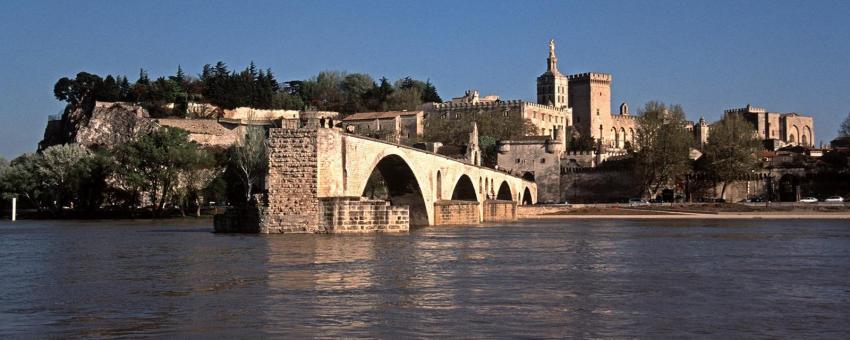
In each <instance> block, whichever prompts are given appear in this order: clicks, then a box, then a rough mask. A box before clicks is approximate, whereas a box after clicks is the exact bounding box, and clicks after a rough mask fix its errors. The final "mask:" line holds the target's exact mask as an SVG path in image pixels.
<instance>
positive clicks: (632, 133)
mask: <svg viewBox="0 0 850 340" xmlns="http://www.w3.org/2000/svg"><path fill="white" fill-rule="evenodd" d="M629 137H630V139H629V142H632V143H634V142H635V129H632V128H629Z"/></svg>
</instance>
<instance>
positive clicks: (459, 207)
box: [434, 201, 479, 225]
mask: <svg viewBox="0 0 850 340" xmlns="http://www.w3.org/2000/svg"><path fill="white" fill-rule="evenodd" d="M478 204H479V203H478V202H475V201H437V202H435V203H434V225H445V224H478V221H479V220H478V213H479V210H478Z"/></svg>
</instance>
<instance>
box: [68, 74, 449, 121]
mask: <svg viewBox="0 0 850 340" xmlns="http://www.w3.org/2000/svg"><path fill="white" fill-rule="evenodd" d="M53 93H54V95H55V97H56V98H57V99H59V100H62V101H66V102H68V104H69V106H70V107H73V108H77V107H82V108H92V107H93V106H94V102H95V101H106V102H115V101H124V102H132V103H139V104H142V105H143V106H145V107H146V108H147V109H148V110H149V111H150V112H151V114H152V115H154V116H186V114H187V108H188V104H189V103H190V102H191V103H209V104H212V105H215V106H218V107H220V108H223V109H233V108H236V107H252V108H258V109H292V110H300V109H305V108H310V109H316V110H323V111H337V112H341V113H343V114H350V113H354V112H364V111H387V110H415V109H418V107H419V106H420V105H421V104H422V103H425V102H442V99H441V98H440V96H439V94H437V89H436V87H435V86H434V84H432V83H431V82H430V80H426V81H421V80H417V79H414V78H411V77H404V78H402V79H399V80H397V81H395V82H392V83H391V82H390V81H389V80H388V79H387V78H385V77H382V78H381V79H380V80H379V82H376V81H375V80H374V79H373V78H372V76H370V75H368V74H365V73H350V74H349V73H346V72H342V71H324V72H320V73H319V74H318V75H316V76H315V77H311V78H309V79H306V80H294V81H288V82H279V81H278V80H277V78H276V77H275V74H274V73H273V72H272V70H271V69H268V68H267V69H260V68H258V67H257V66H256V65H255V64H254V63H253V62H251V64H250V65H249V66H248V67H246V68H245V69H243V70H241V71H232V70H230V69H229V68H228V66H227V65H226V64H225V63H224V62H221V61H219V62H217V63H215V64H206V65H204V67H203V69H202V70H201V72H200V74H198V75H197V76H193V75H190V74H187V73H185V72H184V71H183V68H182V67H180V66H178V67H177V71H176V73H175V74H174V75H171V76H161V77H158V78H156V79H153V80H152V79H151V78H149V76H148V73H147V72H146V71H145V70H144V69H142V70H140V71H139V76H138V78H137V79H136V81H135V82H132V83H131V82H130V80H129V79H128V78H127V76H122V75H111V74H110V75H107V76H106V77H101V76H99V75H96V74H92V73H88V72H80V73H78V74H77V75H76V76H75V77H74V78H68V77H63V78H61V79H59V80H58V81H57V82H56V84H55V85H54V88H53ZM171 103H173V104H174V106H173V107H172V108H168V107H166V105H167V104H171Z"/></svg>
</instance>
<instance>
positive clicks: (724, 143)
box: [705, 114, 761, 198]
mask: <svg viewBox="0 0 850 340" xmlns="http://www.w3.org/2000/svg"><path fill="white" fill-rule="evenodd" d="M760 147H761V142H760V140H759V137H758V134H757V133H756V130H755V127H754V126H753V125H752V124H750V123H749V122H747V121H746V120H744V119H743V118H741V116H740V115H734V114H733V115H726V116H725V117H723V119H721V120H720V121H719V122H717V123H716V124H714V125H713V126H712V128H711V133H710V134H709V135H708V143H706V145H705V157H706V160H707V163H706V164H707V168H708V169H707V170H708V171H709V173H710V174H712V175H713V177H714V178H716V179H717V180H719V181H721V182H722V183H723V189H722V190H721V191H720V197H721V198H726V186H727V185H728V184H729V183H731V182H734V181H735V180H738V179H741V178H745V177H746V176H747V175H749V174H750V173H751V172H752V171H753V170H755V169H756V168H757V167H758V159H757V157H756V152H758V150H759V149H760Z"/></svg>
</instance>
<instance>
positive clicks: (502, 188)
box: [496, 181, 514, 201]
mask: <svg viewBox="0 0 850 340" xmlns="http://www.w3.org/2000/svg"><path fill="white" fill-rule="evenodd" d="M496 199H497V200H502V201H513V200H514V194H513V193H512V192H511V186H510V185H508V181H502V184H501V185H499V192H498V193H497V194H496Z"/></svg>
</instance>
